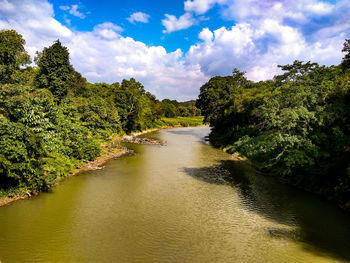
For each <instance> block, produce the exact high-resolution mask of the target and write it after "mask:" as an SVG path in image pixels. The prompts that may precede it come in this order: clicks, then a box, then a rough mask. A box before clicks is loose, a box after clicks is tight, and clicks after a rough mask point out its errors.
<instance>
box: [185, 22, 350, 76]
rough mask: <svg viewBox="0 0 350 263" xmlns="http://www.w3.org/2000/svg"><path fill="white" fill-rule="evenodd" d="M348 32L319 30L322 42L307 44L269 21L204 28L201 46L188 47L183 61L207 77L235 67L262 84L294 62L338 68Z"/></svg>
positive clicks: (297, 34)
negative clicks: (316, 63) (309, 62)
mask: <svg viewBox="0 0 350 263" xmlns="http://www.w3.org/2000/svg"><path fill="white" fill-rule="evenodd" d="M349 29H350V24H348V26H347V27H343V28H342V30H343V31H341V30H337V31H336V32H337V33H338V34H333V33H331V31H332V30H331V29H330V30H326V29H322V30H321V31H318V32H316V33H315V34H316V35H318V34H321V35H322V38H320V39H318V41H316V42H308V41H307V39H306V37H305V36H303V35H302V34H301V32H300V31H299V30H298V29H296V28H293V27H291V26H288V25H283V24H282V23H281V22H280V21H278V20H273V19H264V20H261V21H259V23H256V24H249V23H238V24H237V25H235V26H233V27H231V28H229V29H227V28H225V27H222V28H219V29H217V30H214V31H213V32H211V31H210V30H209V29H208V28H205V29H203V30H202V31H201V33H200V34H199V38H200V39H202V40H203V42H201V43H198V44H196V45H193V46H191V48H190V50H189V52H188V53H187V54H186V59H187V63H189V64H199V65H200V67H201V71H203V72H204V73H205V74H206V75H209V76H214V75H225V74H230V72H231V71H232V69H233V68H234V67H236V68H239V69H241V70H243V71H246V72H247V77H248V78H250V79H252V80H256V81H258V80H266V79H271V78H272V77H273V75H275V74H277V73H278V69H277V65H278V64H282V65H283V64H290V63H292V62H293V61H294V60H296V59H297V60H302V61H309V60H311V61H315V62H318V63H320V64H325V65H332V64H339V63H340V61H341V57H342V54H341V48H342V45H343V42H344V39H345V37H346V34H345V32H349ZM324 30H326V31H327V32H328V34H327V33H323V32H322V31H324ZM320 32H321V33H320Z"/></svg>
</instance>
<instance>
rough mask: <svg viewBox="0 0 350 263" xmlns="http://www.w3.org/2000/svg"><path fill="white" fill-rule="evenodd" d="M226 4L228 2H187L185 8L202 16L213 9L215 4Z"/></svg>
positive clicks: (202, 0) (195, 0) (201, 0)
mask: <svg viewBox="0 0 350 263" xmlns="http://www.w3.org/2000/svg"><path fill="white" fill-rule="evenodd" d="M226 2H227V0H187V1H186V2H185V3H184V6H185V11H187V12H194V13H196V14H197V15H202V14H204V13H206V12H207V11H208V10H209V9H211V8H213V6H214V5H215V4H224V3H226Z"/></svg>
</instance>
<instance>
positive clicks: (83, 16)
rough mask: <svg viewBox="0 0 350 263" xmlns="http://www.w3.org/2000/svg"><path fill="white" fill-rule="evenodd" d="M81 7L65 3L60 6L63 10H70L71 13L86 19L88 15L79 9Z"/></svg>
mask: <svg viewBox="0 0 350 263" xmlns="http://www.w3.org/2000/svg"><path fill="white" fill-rule="evenodd" d="M79 8H80V7H79V5H71V6H67V5H64V6H60V9H61V10H64V11H69V14H71V15H73V16H76V17H79V18H81V19H84V18H85V17H86V15H85V14H83V13H82V12H80V11H78V9H79Z"/></svg>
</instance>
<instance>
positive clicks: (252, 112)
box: [196, 40, 350, 208]
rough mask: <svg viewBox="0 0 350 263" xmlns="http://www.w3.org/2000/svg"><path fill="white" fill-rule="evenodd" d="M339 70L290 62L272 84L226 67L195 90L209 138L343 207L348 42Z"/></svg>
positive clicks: (349, 177)
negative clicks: (229, 72) (223, 72)
mask: <svg viewBox="0 0 350 263" xmlns="http://www.w3.org/2000/svg"><path fill="white" fill-rule="evenodd" d="M343 52H346V55H345V57H344V59H343V61H342V63H341V64H340V65H339V66H330V67H326V66H319V65H318V64H317V63H311V62H307V63H303V62H300V61H295V62H294V63H293V64H291V65H285V66H280V68H281V70H282V71H283V74H281V75H278V76H276V77H275V78H274V79H273V80H268V81H261V82H257V83H255V82H252V81H249V80H247V79H246V78H245V76H244V73H243V72H240V71H238V70H236V69H235V70H234V71H233V74H232V76H226V77H214V78H212V79H210V80H209V81H208V82H207V83H206V84H204V85H203V86H202V87H201V89H200V95H199V98H198V100H197V103H196V105H197V107H198V108H200V109H201V111H202V114H203V115H204V118H205V120H206V121H208V122H209V123H210V125H211V126H212V127H213V130H212V133H211V134H210V139H211V141H212V142H213V143H214V144H216V145H217V146H221V147H226V148H227V149H228V150H229V151H230V152H232V153H234V152H238V153H240V154H242V155H244V156H246V157H248V158H250V159H251V160H253V161H256V162H257V163H259V164H260V166H262V169H263V170H264V171H267V172H270V173H271V172H272V173H273V174H275V175H276V176H278V177H279V178H282V179H283V181H286V182H289V183H290V184H293V185H295V186H298V187H300V188H303V189H306V190H308V191H311V192H313V193H317V194H320V195H322V196H325V197H326V198H328V199H330V200H333V201H335V202H337V203H338V204H340V205H341V206H347V207H348V208H350V119H349V118H350V40H346V42H345V44H344V49H343Z"/></svg>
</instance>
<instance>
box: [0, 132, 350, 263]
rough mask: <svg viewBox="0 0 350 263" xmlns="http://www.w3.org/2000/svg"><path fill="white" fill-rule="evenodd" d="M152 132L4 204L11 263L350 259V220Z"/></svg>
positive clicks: (4, 243)
mask: <svg viewBox="0 0 350 263" xmlns="http://www.w3.org/2000/svg"><path fill="white" fill-rule="evenodd" d="M208 132H209V129H208V128H206V127H200V128H177V129H169V130H162V131H159V132H155V133H152V134H148V135H146V136H151V137H155V138H159V139H162V140H165V141H167V143H168V145H167V146H155V145H154V146H149V145H129V146H130V147H132V148H133V149H134V150H135V152H136V155H133V156H124V157H122V158H120V159H119V160H113V161H110V162H109V163H108V164H107V166H106V168H105V169H104V170H99V171H90V172H85V173H82V174H80V175H79V176H76V177H72V178H69V179H68V180H66V181H65V182H63V183H62V184H60V185H59V186H57V187H55V188H54V189H53V190H52V191H51V192H50V193H44V194H41V195H39V196H38V197H35V198H31V199H29V200H22V201H18V202H15V203H13V204H11V205H8V206H5V207H0V260H1V261H2V262H3V263H7V262H278V263H281V262H293V263H294V262H350V217H349V216H347V215H345V214H344V213H343V212H342V211H340V210H338V209H337V208H335V207H333V206H331V205H329V204H327V203H326V202H324V201H321V200H318V199H317V198H315V197H314V196H312V195H309V194H306V193H303V192H301V191H298V190H296V189H293V188H291V187H288V186H285V185H281V184H280V183H278V182H276V181H275V180H274V179H273V178H271V177H266V176H264V175H261V174H258V173H257V172H255V171H254V169H252V168H251V167H249V166H247V165H244V164H239V163H236V162H234V161H232V160H230V156H229V155H228V154H225V153H223V152H222V151H220V150H217V149H214V148H213V147H211V146H209V145H208V144H206V143H205V142H204V141H203V138H204V136H205V135H207V134H208Z"/></svg>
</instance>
